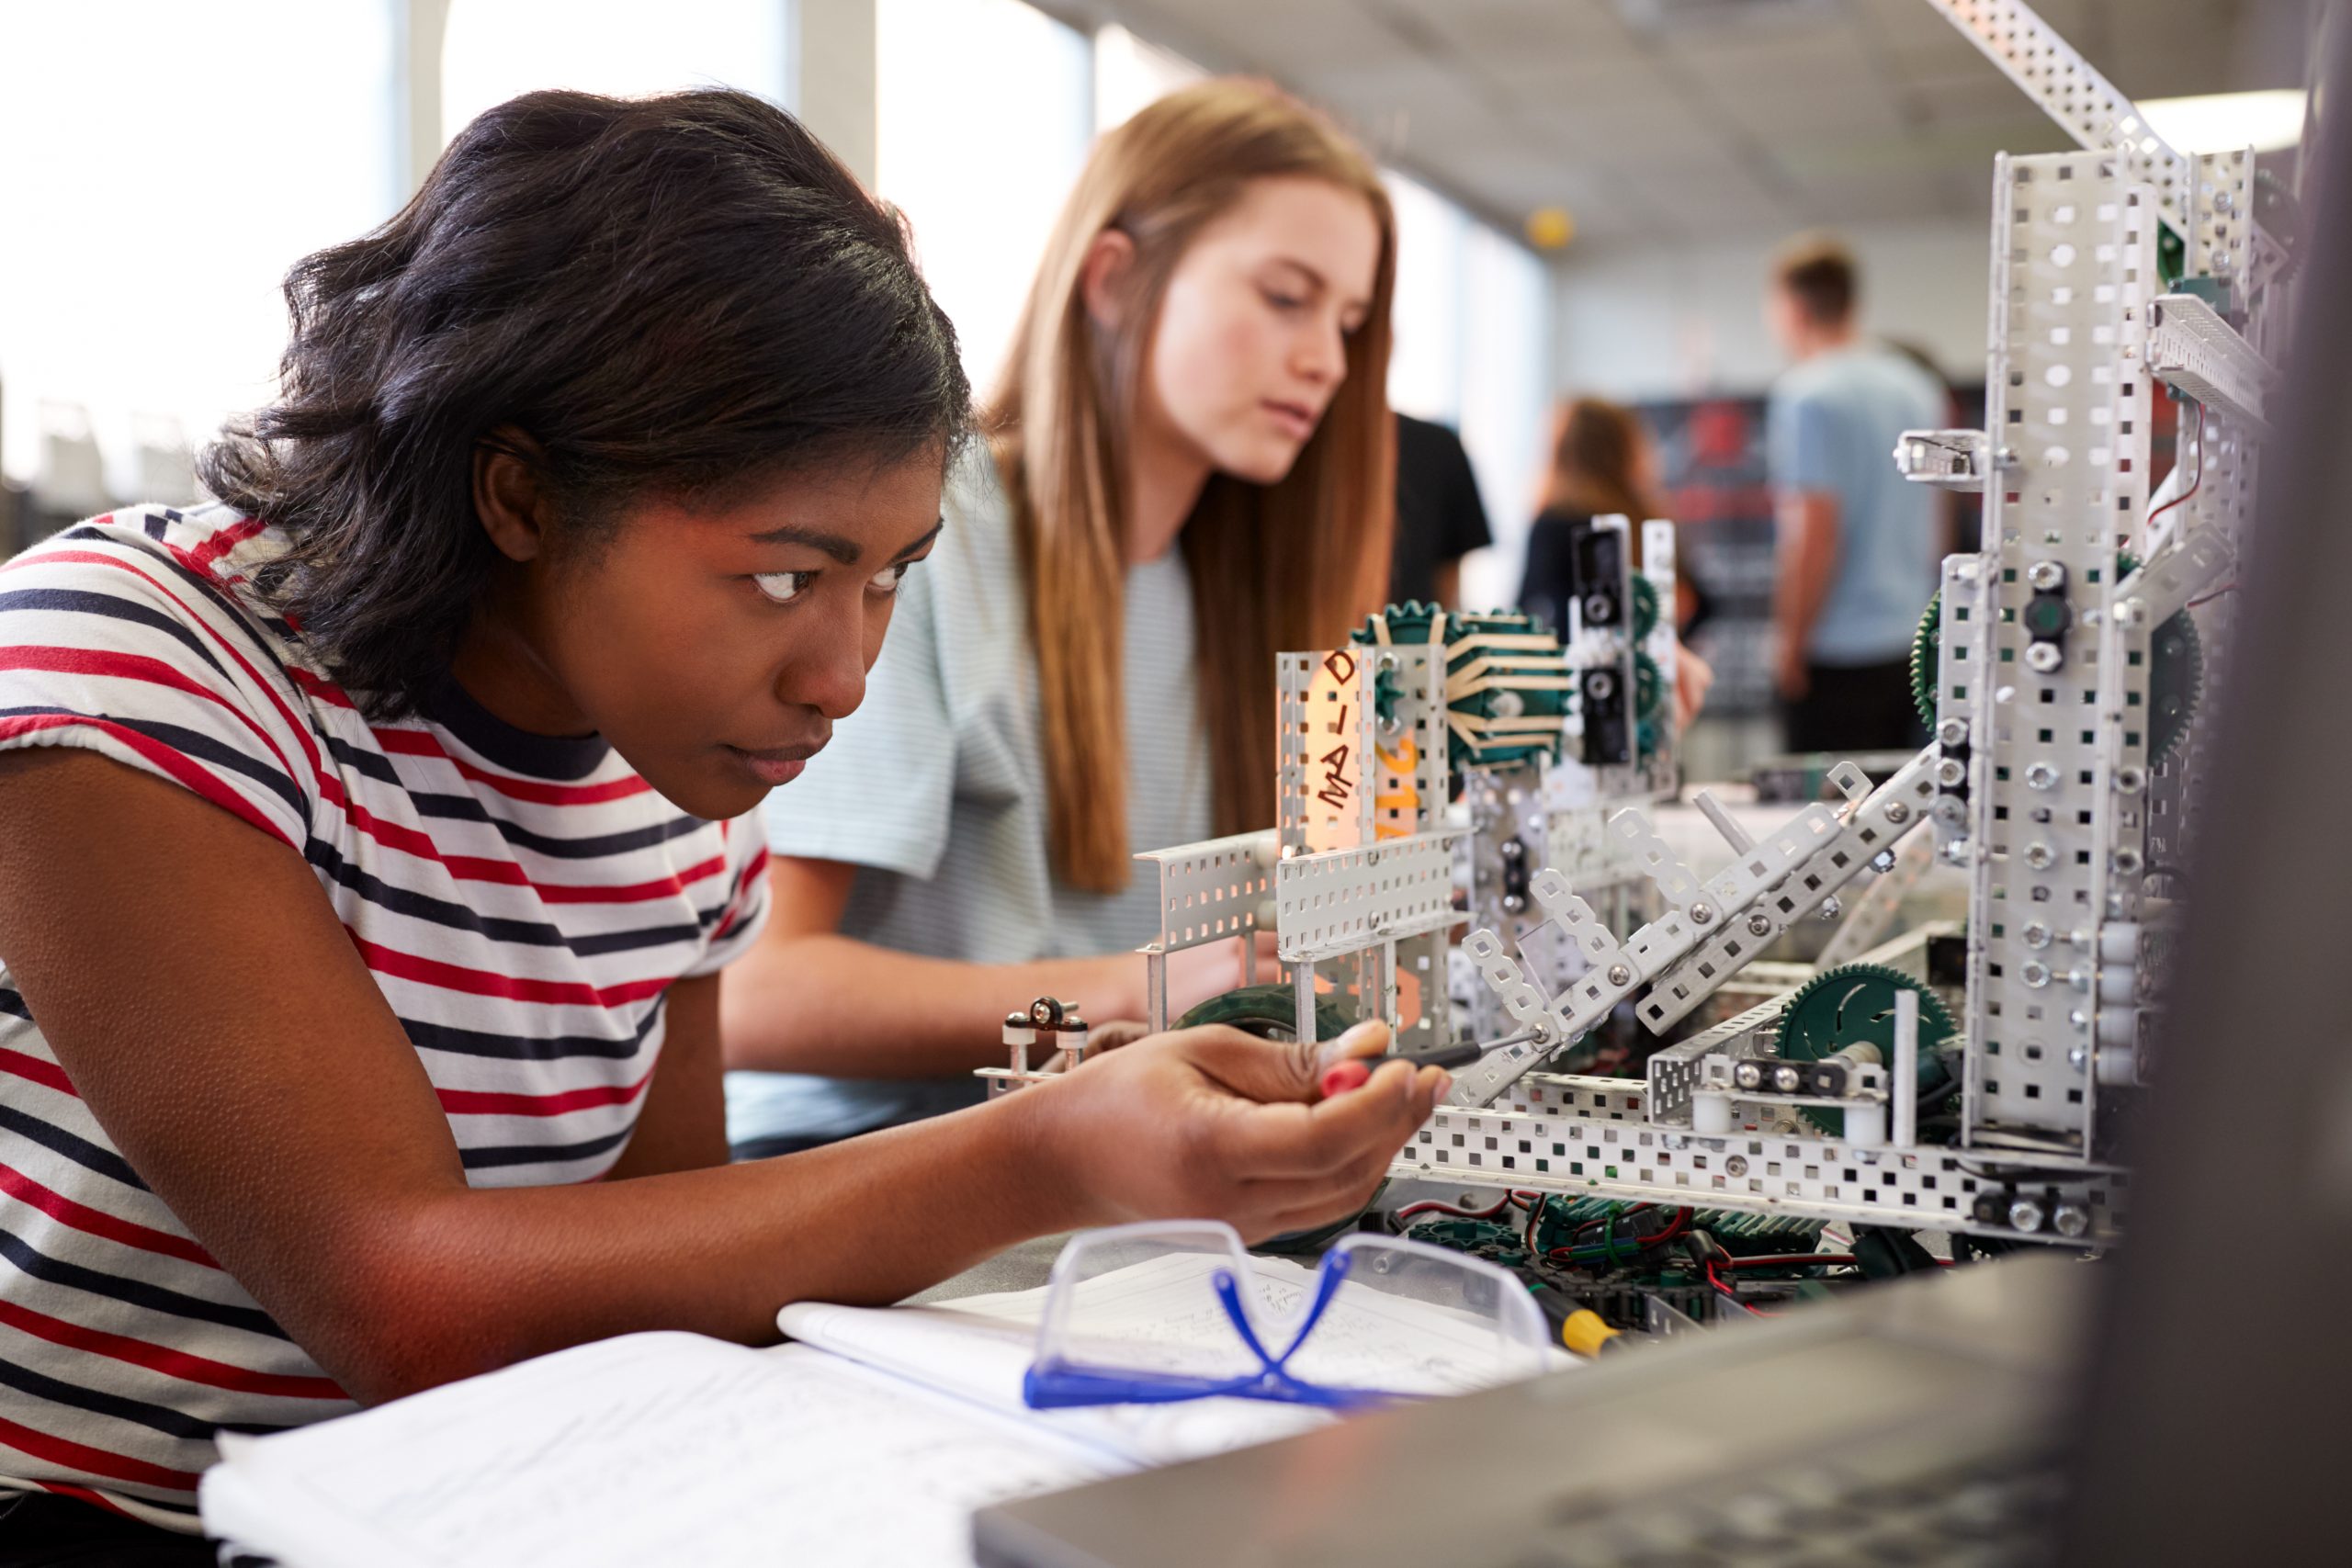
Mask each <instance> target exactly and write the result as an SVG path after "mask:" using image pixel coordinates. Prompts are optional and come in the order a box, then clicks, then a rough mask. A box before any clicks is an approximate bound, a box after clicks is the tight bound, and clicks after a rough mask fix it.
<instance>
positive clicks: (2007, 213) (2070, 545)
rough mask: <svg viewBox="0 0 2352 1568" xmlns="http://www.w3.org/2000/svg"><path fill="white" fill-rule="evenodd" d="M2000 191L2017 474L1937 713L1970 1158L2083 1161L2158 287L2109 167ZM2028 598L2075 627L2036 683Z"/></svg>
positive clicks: (2005, 362) (2127, 733) (2099, 162)
mask: <svg viewBox="0 0 2352 1568" xmlns="http://www.w3.org/2000/svg"><path fill="white" fill-rule="evenodd" d="M1994 188H1995V220H1996V234H1997V235H1998V236H1999V239H1998V241H1997V242H1996V245H1995V247H1994V268H1993V312H1992V327H1993V333H1992V335H1993V343H1992V353H1991V355H1990V358H1989V361H1988V364H1989V369H1990V378H1991V384H1990V386H1989V387H1988V389H1987V397H1986V409H1987V417H1988V419H1990V420H1991V421H1992V423H1993V429H1994V431H1995V432H1996V436H1997V437H1998V438H1999V439H2001V440H2002V441H2003V442H2004V443H2005V444H2006V445H2007V446H2011V447H2013V448H2014V449H2015V450H2016V452H2017V453H2018V462H2019V466H2018V469H2017V470H2016V471H2014V472H2012V473H2011V474H2009V475H2008V476H2007V478H2006V479H2005V480H2004V481H2003V483H2002V484H2001V485H1999V486H1997V487H1995V488H1993V489H1990V490H1988V491H1986V492H1985V546H1986V551H1987V554H1986V556H1985V558H1984V559H1985V569H1984V570H1982V571H1981V572H1980V573H1979V574H1978V581H1975V582H1974V583H1973V584H1970V585H1969V586H1970V587H1972V588H1973V589H1975V590H1976V591H1977V592H1975V594H1974V596H1973V599H1971V600H1968V601H1966V602H1965V603H1964V608H1965V610H1966V612H1967V615H1968V618H1967V619H1962V618H1961V615H1960V614H1959V613H1957V611H1956V613H1954V614H1952V615H1947V616H1946V617H1945V618H1944V621H1943V626H1942V636H1943V639H1944V644H1945V647H1944V656H1943V658H1942V660H1941V668H1942V669H1943V670H1944V671H1946V677H1945V684H1944V685H1943V687H1942V689H1941V691H1940V692H1939V709H1938V715H1939V718H1951V717H1959V718H1962V719H1965V720H1966V721H1967V723H1968V725H1969V728H1970V733H1971V737H1972V743H1973V783H1972V790H1971V798H1970V802H1969V809H1970V824H1969V833H1970V836H1971V838H1972V839H1973V846H1974V848H1973V854H1974V867H1973V877H1974V881H1973V886H1972V889H1971V896H1970V900H1969V908H1970V910H1971V914H1972V919H1971V922H1970V933H1969V937H1970V953H1969V984H1968V1014H1967V1021H1966V1024H1965V1032H1966V1038H1967V1042H1968V1046H1967V1053H1966V1062H1967V1079H1966V1081H1967V1097H1966V1105H1967V1111H1966V1115H1965V1118H1964V1123H1963V1129H1962V1140H1963V1142H1967V1143H1971V1144H1974V1143H1977V1142H1979V1141H1982V1140H1984V1139H1985V1138H1987V1137H1988V1136H1992V1137H1999V1138H2005V1139H2014V1138H2016V1137H2018V1136H2028V1137H2032V1138H2036V1139H2039V1140H2040V1141H2041V1142H2042V1143H2044V1144H2045V1145H2047V1146H2051V1147H2053V1148H2062V1149H2068V1150H2073V1151H2076V1152H2082V1151H2085V1150H2087V1149H2089V1148H2090V1147H2091V1146H2092V1132H2093V1129H2094V1127H2095V1126H2096V1121H2097V1114H2098V1103H2097V1101H2098V1092H2097V1090H2098V1086H2097V1082H2096V1077H2095V1075H2094V1074H2093V1073H2092V1072H2091V1071H2090V1062H2091V1053H2092V1050H2093V1048H2094V1039H2095V1020H2096V1018H2097V1015H2098V1008H2099V1004H2098V1001H2097V1000H2096V997H2097V991H2096V987H2095V983H2094V979H2093V976H2095V972H2096V968H2097V953H2098V928H2099V927H2100V925H2101V924H2103V923H2104V922H2105V921H2107V920H2108V919H2115V918H2121V919H2130V918H2132V917H2133V916H2134V915H2135V914H2136V906H2137V901H2138V879H2137V877H2136V876H2135V875H2122V874H2118V872H2117V870H2116V868H2117V866H2118V865H2119V864H2120V865H2122V866H2124V867H2126V868H2128V869H2136V866H2137V864H2138V863H2139V861H2140V859H2141V857H2142V855H2143V852H2144V832H2145V822H2144V815H2143V811H2144V803H2145V799H2146V795H2145V788H2144V785H2145V779H2146V771H2147V742H2148V731H2149V722H2150V718H2151V712H2152V710H2151V708H2150V706H2149V704H2148V675H2149V671H2148V668H2147V662H2146V660H2147V655H2146V649H2147V643H2148V637H2147V632H2146V629H2145V628H2140V629H2138V630H2137V631H2135V632H2127V631H2126V629H2125V628H2123V627H2121V626H2119V625H2118V624H2117V620H2116V617H2115V615H2114V608H2115V602H2116V587H2117V584H2116V581H2115V576H2116V560H2117V555H2118V552H2119V551H2120V550H2121V549H2123V548H2125V547H2128V546H2130V545H2132V544H2134V543H2135V542H2137V541H2136V540H2135V539H2134V535H2135V533H2136V532H2137V531H2138V529H2139V527H2140V525H2141V521H2142V518H2143V513H2145V512H2146V509H2147V494H2148V451H2149V423H2150V420H2151V418H2152V412H2151V406H2150V404H2151V398H2152V395H2153V393H2154V386H2153V383H2152V381H2151V379H2150V378H2149V377H2148V375H2147V373H2146V368H2145V366H2144V364H2143V348H2144V345H2145V338H2146V328H2147V321H2146V320H2145V313H2144V310H2143V308H2142V307H2141V306H2140V305H2139V304H2138V303H2137V302H2138V301H2142V300H2144V299H2148V298H2149V297H2150V296H2151V294H2152V293H2153V291H2154V288H2155V287H2156V285H2155V282H2154V280H2155V277H2156V271H2155V267H2156V235H2155V231H2156V220H2155V212H2154V207H2153V204H2152V202H2151V201H2150V199H2149V195H2148V191H2147V187H2146V186H2143V185H2140V184H2137V183H2135V182H2133V181H2131V180H2130V179H2128V178H2126V177H2124V176H2123V175H2122V174H2120V173H2119V171H2118V168H2117V164H2116V160H2115V159H2113V158H2111V157H2101V156H2098V155H2095V154H2089V153H2055V154H2051V155H2048V156H2044V157H2033V158H2015V159H2007V158H2005V159H2002V160H2000V161H1999V163H1998V164H1996V175H1995V182H1994ZM2053 580H2054V581H2056V582H2057V584H2058V587H2057V588H2056V589H2055V590H2052V589H2051V588H2050V587H2049V586H2048V584H2049V583H2050V582H2051V581H2053ZM2037 581H2041V582H2042V583H2043V584H2044V586H2043V587H2042V588H2041V589H2039V590H2038V589H2037V587H2036V582H2037ZM2038 592H2039V593H2041V596H2042V598H2043V599H2044V600H2047V599H2049V598H2050V597H2052V594H2053V593H2058V594H2063V597H2064V601H2065V603H2066V604H2067V606H2068V611H2069V615H2070V616H2071V624H2070V625H2068V626H2067V627H2066V629H2065V630H2064V632H2063V634H2062V636H2061V637H2059V639H2058V642H2057V647H2058V659H2057V661H2056V662H2055V664H2054V665H2052V666H2050V667H2047V668H2041V669H2037V668H2035V667H2034V666H2033V663H2032V659H2031V657H2030V656H2031V655H2033V654H2035V653H2036V652H2038V651H2043V650H2037V649H2035V648H2034V646H2033V639H2032V638H2031V637H2030V635H2029V631H2028V625H2027V622H2028V614H2029V611H2030V609H2032V608H2035V607H2036V605H2035V602H2036V596H2037V593H2038ZM2041 607H2042V608H2047V605H2046V604H2044V605H2042V606H2041ZM2119 778H2120V779H2121V780H2122V781H2123V782H2124V783H2126V784H2136V785H2137V787H2136V788H2133V789H2123V788H2119V787H2118V781H2119ZM2125 1045H2126V1046H2127V1047H2128V1041H2127V1042H2125Z"/></svg>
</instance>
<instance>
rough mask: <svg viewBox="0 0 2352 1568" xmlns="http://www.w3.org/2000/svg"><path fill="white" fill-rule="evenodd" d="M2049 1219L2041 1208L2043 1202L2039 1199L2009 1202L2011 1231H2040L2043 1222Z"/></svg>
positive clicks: (2014, 1199)
mask: <svg viewBox="0 0 2352 1568" xmlns="http://www.w3.org/2000/svg"><path fill="white" fill-rule="evenodd" d="M2048 1217H2049V1216H2048V1215H2047V1213H2045V1212H2044V1211H2043V1209H2042V1207H2041V1200H2040V1199H2038V1198H2012V1199H2010V1200H2009V1228H2010V1229H2011V1230H2020V1231H2027V1232H2032V1231H2038V1230H2040V1229H2041V1224H2042V1222H2043V1220H2045V1219H2047V1218H2048Z"/></svg>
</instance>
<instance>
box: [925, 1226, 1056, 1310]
mask: <svg viewBox="0 0 2352 1568" xmlns="http://www.w3.org/2000/svg"><path fill="white" fill-rule="evenodd" d="M1068 1240H1069V1235H1068V1234H1064V1235H1041V1236H1038V1237H1037V1238H1036V1239H1035V1240H1034V1241H1024V1242H1023V1243H1021V1244H1020V1245H1019V1246H1017V1247H1007V1248H1006V1249H1005V1250H1004V1251H1002V1252H1000V1253H998V1254H997V1255H996V1256H995V1257H994V1258H984V1259H982V1260H981V1261H980V1262H978V1263H975V1264H973V1265H972V1266H971V1267H970V1268H969V1269H965V1270H964V1271H963V1272H962V1273H961V1274H951V1275H949V1276H948V1277H947V1278H946V1279H944V1280H941V1281H939V1283H937V1284H936V1285H933V1287H932V1288H931V1289H929V1290H927V1291H918V1292H915V1293H914V1294H913V1295H911V1296H909V1297H908V1298H907V1299H906V1300H905V1301H904V1302H901V1303H899V1304H900V1305H901V1306H928V1305H930V1304H931V1303H934V1302H952V1301H955V1300H956V1299H957V1298H958V1297H960V1296H985V1295H992V1294H994V1293H995V1292H999V1291H1032V1290H1035V1289H1036V1288H1037V1287H1038V1286H1039V1285H1042V1284H1044V1283H1045V1282H1046V1277H1047V1276H1048V1275H1050V1274H1051V1273H1052V1272H1053V1269H1054V1259H1055V1258H1057V1257H1059V1256H1060V1254H1061V1250H1062V1243H1064V1242H1066V1241H1068Z"/></svg>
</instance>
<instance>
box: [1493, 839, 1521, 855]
mask: <svg viewBox="0 0 2352 1568" xmlns="http://www.w3.org/2000/svg"><path fill="white" fill-rule="evenodd" d="M1496 853H1498V854H1499V855H1501V856H1502V857H1503V859H1505V860H1519V859H1521V858H1522V857H1523V856H1525V854H1526V853H1527V845H1526V844H1525V843H1523V842H1521V840H1517V839H1505V840H1503V841H1502V843H1501V844H1500V845H1499V846H1498V848H1497V850H1496Z"/></svg>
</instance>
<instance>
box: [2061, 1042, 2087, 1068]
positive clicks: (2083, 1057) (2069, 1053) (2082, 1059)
mask: <svg viewBox="0 0 2352 1568" xmlns="http://www.w3.org/2000/svg"><path fill="white" fill-rule="evenodd" d="M2066 1065H2067V1066H2070V1067H2072V1068H2074V1069H2075V1071H2076V1072H2078V1073H2079V1072H2081V1071H2082V1070H2083V1069H2084V1068H2085V1067H2087V1066H2090V1065H2091V1054H2090V1052H2089V1051H2087V1050H2086V1049H2085V1048H2084V1047H2082V1046H2080V1045H2070V1046H2068V1047H2067V1048H2066Z"/></svg>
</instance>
